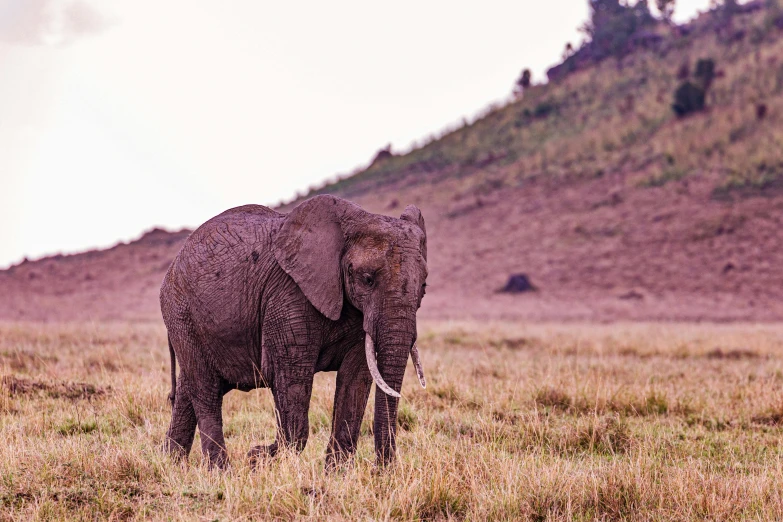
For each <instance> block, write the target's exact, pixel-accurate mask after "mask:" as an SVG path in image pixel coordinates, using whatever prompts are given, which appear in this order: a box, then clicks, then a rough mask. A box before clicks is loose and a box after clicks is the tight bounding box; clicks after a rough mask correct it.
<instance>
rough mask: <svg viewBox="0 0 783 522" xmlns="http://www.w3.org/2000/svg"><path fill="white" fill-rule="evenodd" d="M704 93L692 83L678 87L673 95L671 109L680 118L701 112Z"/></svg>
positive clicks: (704, 97)
mask: <svg viewBox="0 0 783 522" xmlns="http://www.w3.org/2000/svg"><path fill="white" fill-rule="evenodd" d="M705 99H706V93H705V92H704V89H702V88H701V87H699V86H697V85H696V84H694V83H692V82H689V81H688V82H685V83H683V84H682V85H680V86H679V87H678V88H677V90H676V91H675V93H674V103H673V104H672V109H674V112H675V113H676V114H677V116H679V117H680V118H682V117H683V116H687V115H688V114H691V113H693V112H698V111H703V110H704V102H705Z"/></svg>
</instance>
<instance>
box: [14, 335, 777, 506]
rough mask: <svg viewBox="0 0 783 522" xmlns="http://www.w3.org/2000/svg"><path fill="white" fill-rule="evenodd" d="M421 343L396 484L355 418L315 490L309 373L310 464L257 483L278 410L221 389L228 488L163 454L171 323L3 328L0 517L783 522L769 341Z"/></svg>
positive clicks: (219, 476)
mask: <svg viewBox="0 0 783 522" xmlns="http://www.w3.org/2000/svg"><path fill="white" fill-rule="evenodd" d="M420 346H421V352H422V358H423V361H424V363H425V369H426V371H427V374H428V375H427V376H428V380H429V383H430V384H429V386H428V388H427V389H426V390H422V389H420V388H419V387H418V383H416V379H415V378H414V377H413V376H412V375H410V374H411V373H412V369H410V371H409V372H408V373H409V375H408V376H407V378H406V380H405V385H404V387H403V400H402V402H401V410H400V415H399V425H400V430H399V455H398V461H397V463H396V464H395V465H394V466H392V467H391V468H389V469H385V470H382V471H378V470H377V469H375V468H374V465H373V458H374V455H373V446H372V438H371V436H370V433H369V429H370V426H371V417H372V409H371V408H368V411H367V413H366V415H365V422H364V428H363V437H362V439H361V444H360V447H359V452H358V455H357V458H356V459H355V462H354V464H353V465H352V466H346V467H345V468H343V469H341V470H340V471H339V472H338V473H335V474H332V475H326V474H325V473H324V469H323V457H324V449H325V446H326V442H327V439H328V435H329V429H330V419H331V402H332V394H333V390H334V376H333V375H331V374H319V375H318V376H317V378H316V384H315V389H314V393H313V399H312V405H311V409H310V421H311V435H310V440H309V443H308V445H307V448H306V450H305V451H304V453H303V454H302V455H299V456H297V455H290V454H289V455H285V456H283V457H282V458H278V459H277V460H272V461H269V462H266V463H264V464H263V465H262V466H261V469H259V470H257V471H255V472H253V471H251V470H250V469H249V467H248V465H247V463H246V461H245V459H244V455H245V452H246V451H247V450H248V449H249V447H250V446H251V445H252V444H257V443H264V442H269V441H270V440H271V439H272V437H273V435H274V424H275V418H274V412H273V408H272V400H271V396H270V393H269V392H268V390H257V391H255V392H252V393H240V392H231V393H230V394H229V395H228V396H227V397H226V403H225V408H224V412H225V429H226V435H227V444H228V451H229V454H230V457H231V459H232V468H231V470H230V471H229V472H227V473H219V472H210V471H208V470H207V469H206V468H205V466H204V465H203V463H202V460H201V457H200V452H199V451H194V452H193V454H192V455H191V458H190V461H189V462H188V463H187V465H178V464H175V463H173V462H171V461H170V460H169V459H168V458H167V457H165V456H164V455H162V454H161V453H160V452H159V450H158V448H159V447H160V445H161V442H162V438H163V435H164V433H165V430H166V426H167V423H168V419H169V407H168V404H167V402H166V395H167V393H168V391H169V382H168V380H169V379H168V368H169V366H168V364H169V363H168V353H167V350H166V348H165V332H164V330H163V327H162V326H160V325H158V324H156V323H114V324H112V323H92V324H90V323H82V324H49V325H47V324H41V323H0V370H2V375H3V378H2V391H1V392H0V440H2V445H0V519H3V520H32V519H49V520H52V519H54V520H61V519H169V520H180V519H183V520H192V519H203V520H213V519H220V520H248V519H258V518H264V519H296V518H315V519H324V518H332V519H351V520H355V519H404V520H409V519H450V518H451V519H471V520H485V519H496V520H503V519H532V520H543V519H577V520H594V519H620V518H624V519H632V520H683V519H705V518H706V519H713V520H717V519H739V518H749V519H769V520H771V519H780V518H781V517H783V486H781V484H783V458H781V455H783V444H781V441H783V437H782V435H783V429H782V428H781V426H783V327H782V326H778V325H686V324H673V323H672V324H663V323H658V324H626V325H622V324H619V325H602V326H596V325H562V324H561V325H524V324H515V325H514V324H509V323H497V324H483V325H479V324H477V323H454V322H452V323H442V322H441V323H426V324H422V325H420ZM371 401H372V399H371ZM370 404H371V403H370ZM198 444H199V441H198V438H197V439H196V443H195V445H194V448H198V447H199V446H198Z"/></svg>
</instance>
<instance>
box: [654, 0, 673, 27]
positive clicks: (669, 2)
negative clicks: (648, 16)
mask: <svg viewBox="0 0 783 522" xmlns="http://www.w3.org/2000/svg"><path fill="white" fill-rule="evenodd" d="M676 3H677V1H676V0H655V7H657V8H658V12H659V13H661V18H663V21H664V22H666V23H667V24H670V25H671V23H672V18H673V17H674V9H675V4H676Z"/></svg>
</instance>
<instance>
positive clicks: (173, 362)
mask: <svg viewBox="0 0 783 522" xmlns="http://www.w3.org/2000/svg"><path fill="white" fill-rule="evenodd" d="M168 341H169V355H170V356H171V393H169V402H170V403H171V407H172V408H173V407H174V398H175V397H176V395H177V356H176V355H175V354H174V347H173V346H171V337H169V338H168Z"/></svg>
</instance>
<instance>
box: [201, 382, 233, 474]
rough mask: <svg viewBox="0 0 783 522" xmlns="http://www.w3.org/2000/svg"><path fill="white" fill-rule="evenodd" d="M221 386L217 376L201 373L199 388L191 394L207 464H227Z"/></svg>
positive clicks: (212, 465) (225, 465) (219, 465)
mask: <svg viewBox="0 0 783 522" xmlns="http://www.w3.org/2000/svg"><path fill="white" fill-rule="evenodd" d="M223 392H224V390H223V386H222V384H221V381H220V378H219V377H217V376H209V377H207V376H206V375H201V376H200V379H199V389H198V391H197V392H196V393H194V394H193V409H194V410H195V412H196V418H197V419H198V431H199V433H200V434H201V452H202V453H203V454H204V456H205V457H207V458H209V466H210V467H214V466H217V467H218V468H220V469H225V468H226V467H227V466H228V454H227V452H226V442H225V440H224V438H223Z"/></svg>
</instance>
